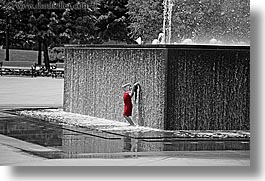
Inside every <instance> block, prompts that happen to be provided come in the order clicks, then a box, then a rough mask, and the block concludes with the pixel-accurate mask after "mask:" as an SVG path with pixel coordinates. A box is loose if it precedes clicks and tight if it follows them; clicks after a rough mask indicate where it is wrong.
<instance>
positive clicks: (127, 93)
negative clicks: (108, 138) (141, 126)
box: [122, 82, 140, 126]
mask: <svg viewBox="0 0 265 181" xmlns="http://www.w3.org/2000/svg"><path fill="white" fill-rule="evenodd" d="M138 85H140V84H139V82H136V83H135V84H134V85H133V87H132V86H131V84H130V83H127V84H124V85H123V86H122V88H123V90H124V94H123V100H124V110H123V116H124V118H125V119H126V121H128V122H129V124H130V126H134V125H135V124H134V122H133V121H132V119H131V118H130V116H132V107H133V105H132V97H133V95H134V92H135V91H136V88H137V86H138Z"/></svg>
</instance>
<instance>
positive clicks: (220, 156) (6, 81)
mask: <svg viewBox="0 0 265 181" xmlns="http://www.w3.org/2000/svg"><path fill="white" fill-rule="evenodd" d="M62 95H63V80H62V79H52V78H25V77H0V109H5V108H15V107H50V106H51V107H61V106H62ZM0 119H1V116H0ZM36 150H37V151H47V150H48V151H49V150H53V149H52V148H46V147H42V146H39V145H35V144H31V143H27V142H24V141H21V140H17V139H14V138H10V137H7V136H4V135H0V155H1V157H0V165H18V166H25V165H27V166H250V156H249V155H250V152H249V151H247V152H236V151H235V152H197V153H194V154H193V155H192V156H191V154H192V153H190V152H186V153H185V152H183V153H181V152H176V154H175V156H174V154H173V155H171V156H170V155H165V156H163V155H161V154H158V155H156V154H153V155H149V156H146V157H137V158H126V159H124V158H123V159H46V158H42V157H38V156H34V155H32V154H30V152H31V151H36ZM187 153H188V154H187ZM209 153H211V154H209ZM176 155H177V156H176ZM210 155H211V156H210ZM228 155H229V156H228Z"/></svg>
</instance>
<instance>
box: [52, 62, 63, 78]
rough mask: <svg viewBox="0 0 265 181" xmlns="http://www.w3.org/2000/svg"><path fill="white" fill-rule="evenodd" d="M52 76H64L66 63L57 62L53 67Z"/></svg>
mask: <svg viewBox="0 0 265 181" xmlns="http://www.w3.org/2000/svg"><path fill="white" fill-rule="evenodd" d="M51 74H52V77H64V63H56V64H55V66H54V68H52V69H51Z"/></svg>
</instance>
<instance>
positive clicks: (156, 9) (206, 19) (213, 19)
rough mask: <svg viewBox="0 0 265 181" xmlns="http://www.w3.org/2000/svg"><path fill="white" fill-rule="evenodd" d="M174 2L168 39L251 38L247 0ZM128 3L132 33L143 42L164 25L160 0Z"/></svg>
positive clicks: (131, 1)
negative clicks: (169, 37) (170, 31)
mask: <svg viewBox="0 0 265 181" xmlns="http://www.w3.org/2000/svg"><path fill="white" fill-rule="evenodd" d="M173 4H174V5H173V10H172V25H171V27H172V28H171V29H172V37H171V42H178V43H180V42H182V41H183V40H184V39H192V40H193V42H198V43H205V42H209V40H211V39H212V38H215V39H218V40H221V41H223V42H224V43H238V42H240V41H244V42H246V43H249V41H250V10H249V8H250V4H249V0H234V1H229V0H211V1H209V0H195V1H191V0H173ZM127 7H128V14H129V19H130V21H131V24H130V25H129V28H130V30H131V36H132V37H133V38H137V37H139V36H141V37H142V39H144V41H145V42H151V41H152V40H153V39H155V38H157V35H158V33H159V32H160V31H162V26H163V0H148V1H141V0H129V1H128V6H127Z"/></svg>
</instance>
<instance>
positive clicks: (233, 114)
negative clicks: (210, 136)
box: [64, 45, 250, 130]
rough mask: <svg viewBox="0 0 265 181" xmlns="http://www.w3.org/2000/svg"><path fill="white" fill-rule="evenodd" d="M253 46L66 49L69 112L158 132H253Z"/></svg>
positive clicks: (81, 47)
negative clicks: (128, 103)
mask: <svg viewBox="0 0 265 181" xmlns="http://www.w3.org/2000/svg"><path fill="white" fill-rule="evenodd" d="M249 49H250V47H249V46H239V47H238V46H206V45H198V46H194V45H174V46H173V45H155V46H151V45H149V46H131V45H128V46H122V45H116V46H113V45H112V46H100V45H99V46H90V45H87V46H86V45H83V46H80V45H79V46H76V45H67V46H66V63H65V86H64V89H65V90H64V110H65V111H67V112H73V113H79V114H87V115H90V116H95V117H101V118H106V119H111V120H117V121H124V119H123V117H122V113H123V91H122V89H121V85H123V84H125V83H127V82H136V81H139V82H140V84H141V91H140V94H138V96H137V99H136V100H134V109H133V120H134V121H135V122H136V123H137V124H138V125H144V126H149V127H153V128H160V129H173V130H175V129H204V130H205V129H215V130H217V129H218V130H220V129H222V130H225V129H227V130H231V129H239V130H240V129H249V128H250V125H249V73H250V72H249V61H250V54H249Z"/></svg>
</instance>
